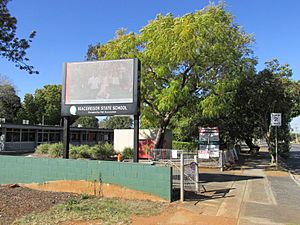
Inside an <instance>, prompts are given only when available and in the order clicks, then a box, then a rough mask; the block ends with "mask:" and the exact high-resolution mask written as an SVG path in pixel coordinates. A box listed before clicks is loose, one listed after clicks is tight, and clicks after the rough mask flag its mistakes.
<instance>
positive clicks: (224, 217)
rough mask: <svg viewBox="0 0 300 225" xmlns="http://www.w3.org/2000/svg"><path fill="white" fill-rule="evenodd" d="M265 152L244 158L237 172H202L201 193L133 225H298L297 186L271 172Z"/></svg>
mask: <svg viewBox="0 0 300 225" xmlns="http://www.w3.org/2000/svg"><path fill="white" fill-rule="evenodd" d="M268 164H269V157H268V153H267V152H260V153H259V154H258V155H257V156H255V157H252V158H246V161H245V164H244V165H243V166H242V167H241V168H240V169H237V170H231V171H225V172H219V171H217V170H215V171H211V170H210V171H208V170H204V169H202V170H201V171H200V181H201V184H202V185H203V187H202V189H201V190H202V193H201V194H199V195H195V194H193V193H187V194H186V195H187V198H188V199H187V201H186V202H184V203H179V202H175V203H172V204H171V205H170V207H169V208H167V209H166V210H165V211H164V212H163V213H162V214H161V215H158V216H154V217H149V218H145V217H143V218H139V217H136V218H134V220H133V221H134V222H133V224H143V225H146V224H199V225H201V224H205V225H210V224H214V225H221V224H222V225H234V224H236V225H254V224H255V225H257V224H262V225H279V224H289V225H291V224H293V225H296V224H300V213H299V212H300V186H298V184H297V183H295V182H294V180H293V179H292V178H291V177H290V175H289V173H287V172H282V171H272V170H270V168H269V166H268Z"/></svg>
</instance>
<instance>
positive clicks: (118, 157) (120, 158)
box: [117, 153, 122, 162]
mask: <svg viewBox="0 0 300 225" xmlns="http://www.w3.org/2000/svg"><path fill="white" fill-rule="evenodd" d="M117 160H118V162H121V161H122V155H121V153H119V154H118V156H117Z"/></svg>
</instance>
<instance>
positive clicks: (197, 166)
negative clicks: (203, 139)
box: [194, 155, 199, 192]
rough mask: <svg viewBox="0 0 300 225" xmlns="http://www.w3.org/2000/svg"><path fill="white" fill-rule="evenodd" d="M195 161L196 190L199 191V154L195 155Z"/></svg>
mask: <svg viewBox="0 0 300 225" xmlns="http://www.w3.org/2000/svg"><path fill="white" fill-rule="evenodd" d="M194 162H195V165H196V167H195V182H196V187H195V188H196V192H198V191H199V165H198V155H194Z"/></svg>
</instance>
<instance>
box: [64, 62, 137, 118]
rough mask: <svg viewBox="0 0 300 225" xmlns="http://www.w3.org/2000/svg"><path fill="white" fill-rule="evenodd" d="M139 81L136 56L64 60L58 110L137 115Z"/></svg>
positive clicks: (82, 113)
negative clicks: (59, 107) (118, 58)
mask: <svg viewBox="0 0 300 225" xmlns="http://www.w3.org/2000/svg"><path fill="white" fill-rule="evenodd" d="M139 81H140V62H139V60H138V59H120V60H107V61H88V62H70V63H65V64H64V72H63V90H62V103H61V106H62V107H61V114H62V116H71V115H77V116H104V115H105V116H111V115H136V114H138V110H139V107H138V105H139Z"/></svg>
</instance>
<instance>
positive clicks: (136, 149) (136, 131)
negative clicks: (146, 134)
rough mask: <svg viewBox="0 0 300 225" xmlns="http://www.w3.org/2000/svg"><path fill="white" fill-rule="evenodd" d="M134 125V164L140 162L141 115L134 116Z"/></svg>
mask: <svg viewBox="0 0 300 225" xmlns="http://www.w3.org/2000/svg"><path fill="white" fill-rule="evenodd" d="M133 120H134V121H133V124H134V131H133V162H136V163H137V162H139V126H140V124H139V123H140V119H139V115H138V114H136V115H134V116H133Z"/></svg>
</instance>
